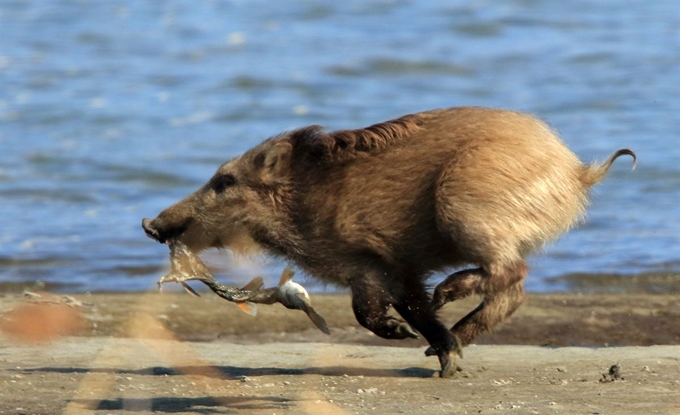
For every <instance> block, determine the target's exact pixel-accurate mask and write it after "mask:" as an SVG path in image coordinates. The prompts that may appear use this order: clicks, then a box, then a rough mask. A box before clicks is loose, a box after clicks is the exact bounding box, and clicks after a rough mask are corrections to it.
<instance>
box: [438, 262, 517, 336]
mask: <svg viewBox="0 0 680 415" xmlns="http://www.w3.org/2000/svg"><path fill="white" fill-rule="evenodd" d="M526 274H527V267H526V264H525V263H524V261H521V262H519V263H517V264H516V265H515V266H513V267H509V268H506V269H505V270H504V271H503V272H500V273H499V272H495V273H490V275H489V276H488V277H486V278H484V279H483V280H482V281H481V282H480V283H479V286H478V288H477V290H476V291H477V292H478V293H480V294H482V295H483V301H482V303H481V304H479V306H477V308H476V309H474V310H473V311H472V312H470V314H468V315H467V316H465V317H463V318H462V319H461V320H460V321H459V322H457V323H456V324H455V325H454V326H453V327H451V332H452V333H453V334H454V335H455V336H456V337H457V338H458V340H459V341H460V342H461V343H462V345H463V346H467V345H468V344H470V342H471V341H472V340H473V339H474V338H475V337H477V336H478V335H480V334H482V333H484V332H487V331H489V330H491V329H493V328H494V327H495V326H497V325H498V324H500V323H502V322H503V321H505V320H506V319H507V318H508V317H510V316H511V315H512V313H514V312H515V311H516V310H517V308H519V306H520V305H521V304H522V303H523V302H524V281H523V280H524V277H526Z"/></svg>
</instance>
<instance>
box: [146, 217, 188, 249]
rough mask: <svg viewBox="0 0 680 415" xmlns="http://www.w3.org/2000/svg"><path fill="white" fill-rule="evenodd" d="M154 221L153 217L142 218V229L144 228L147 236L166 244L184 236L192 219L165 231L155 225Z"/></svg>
mask: <svg viewBox="0 0 680 415" xmlns="http://www.w3.org/2000/svg"><path fill="white" fill-rule="evenodd" d="M153 222H154V221H152V220H151V219H147V218H144V219H142V229H144V233H146V236H148V237H149V238H151V239H153V240H155V241H157V242H160V243H162V244H166V243H170V242H172V241H174V240H176V239H177V238H179V237H180V236H182V234H183V233H184V231H186V229H187V227H188V226H189V222H190V221H186V222H184V223H183V224H182V225H181V226H178V227H176V228H173V229H170V230H165V231H163V230H159V229H158V227H157V226H154V224H153Z"/></svg>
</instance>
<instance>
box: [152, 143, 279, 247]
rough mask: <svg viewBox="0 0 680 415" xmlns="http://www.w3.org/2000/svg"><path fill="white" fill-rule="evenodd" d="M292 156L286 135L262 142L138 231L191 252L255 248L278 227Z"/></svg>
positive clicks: (218, 170) (223, 167)
mask: <svg viewBox="0 0 680 415" xmlns="http://www.w3.org/2000/svg"><path fill="white" fill-rule="evenodd" d="M291 153H292V146H291V144H290V143H289V142H288V140H286V137H285V136H284V137H276V138H272V139H269V140H267V141H265V142H263V143H262V144H260V145H258V146H257V147H255V148H253V149H251V150H249V151H248V152H246V153H245V154H243V155H242V156H240V157H237V158H234V159H232V160H230V161H228V162H227V163H225V164H223V165H222V166H220V167H219V168H218V169H217V172H216V173H215V174H214V175H213V176H212V178H210V180H208V182H207V183H206V184H204V185H203V186H202V187H201V188H200V189H198V190H197V191H195V192H194V193H192V194H191V195H189V196H188V197H186V198H185V199H183V200H181V201H179V202H177V203H175V204H174V205H172V206H170V207H168V208H167V209H165V210H164V211H162V212H161V213H160V214H159V215H158V217H156V218H155V219H153V220H151V219H143V220H142V228H144V231H145V232H146V234H147V235H148V236H149V237H151V238H153V239H155V240H157V241H158V242H161V243H169V242H172V241H173V240H178V241H181V242H182V243H184V244H185V245H187V247H189V249H191V250H192V251H194V252H200V251H202V250H204V249H207V248H223V247H226V248H229V249H232V250H234V251H237V252H244V253H246V252H247V251H251V250H253V248H258V245H261V244H262V242H261V241H259V239H262V238H265V239H266V236H267V234H268V232H271V231H272V230H275V229H276V228H277V227H280V225H281V224H280V222H281V216H282V214H281V211H282V209H285V208H284V207H283V206H282V205H283V201H282V198H283V197H284V195H285V192H286V188H287V183H289V181H290V178H289V176H290V165H291ZM256 242H259V243H256Z"/></svg>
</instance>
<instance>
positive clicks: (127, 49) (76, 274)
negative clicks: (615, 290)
mask: <svg viewBox="0 0 680 415" xmlns="http://www.w3.org/2000/svg"><path fill="white" fill-rule="evenodd" d="M678 52H680V5H679V4H678V3H677V2H674V1H667V0H646V1H628V2H626V3H625V4H622V3H621V2H619V1H614V0H600V1H590V0H588V1H586V0H582V1H577V0H569V1H562V2H555V1H548V0H514V1H505V2H487V1H478V2H463V1H427V2H416V1H359V0H345V1H342V2H325V1H320V0H308V1H282V2H273V1H254V0H248V1H246V0H240V1H238V0H236V1H202V2H194V1H188V0H185V1H162V2H161V1H144V2H138V1H104V0H90V1H87V0H80V1H57V0H53V1H48V0H23V1H22V0H2V1H0V283H9V284H13V283H17V284H21V283H32V282H34V281H36V280H41V281H44V282H46V283H48V284H53V285H54V286H56V288H55V289H60V290H63V291H87V290H89V291H99V290H146V289H148V288H150V287H152V286H153V284H154V283H155V281H156V280H157V279H158V277H159V276H160V275H162V273H163V271H164V270H165V269H166V268H165V267H166V264H167V249H166V248H165V247H164V246H161V245H159V244H157V243H154V242H153V241H151V240H149V239H148V238H147V237H146V236H145V235H144V234H143V232H142V231H141V228H140V220H141V218H142V217H153V216H155V215H156V214H157V213H158V212H159V211H160V210H161V209H163V208H165V207H166V206H168V205H169V204H171V203H173V202H175V201H176V200H178V199H180V198H182V197H184V196H185V195H187V194H188V193H190V192H191V191H193V190H194V189H195V188H197V187H198V186H199V185H201V184H202V183H203V182H204V181H205V180H206V179H207V178H208V177H209V176H210V175H211V174H212V173H213V171H214V170H215V168H216V167H217V166H218V165H219V164H220V163H221V162H223V161H224V160H226V159H228V158H229V157H232V156H234V155H237V154H239V153H241V152H243V151H244V150H246V149H247V148H249V147H251V146H253V145H255V144H257V143H258V142H260V141H261V140H262V139H264V138H266V137H268V136H271V135H274V134H277V133H279V132H281V131H282V130H286V129H291V128H295V127H300V126H304V125H308V124H323V125H325V126H327V127H328V128H330V129H336V128H354V127H361V126H365V125H368V124H370V123H374V122H378V121H383V120H386V119H389V118H392V117H396V116H399V115H403V114H406V113H410V112H417V111H422V110H427V109H432V108H437V107H449V106H456V105H483V106H493V107H504V108H510V109H515V110H521V111H528V112H531V113H534V114H536V115H538V116H539V117H541V118H543V119H545V120H546V121H547V122H548V123H550V124H551V125H552V126H553V127H554V128H556V129H557V130H558V131H560V133H561V135H562V137H563V138H564V140H565V141H566V142H567V143H568V145H569V146H570V147H571V148H572V149H573V150H574V151H575V152H576V153H577V154H578V155H579V156H580V157H581V158H582V159H584V160H592V159H600V160H601V159H603V158H605V157H607V156H608V155H609V154H610V153H611V152H612V151H613V150H615V149H617V148H620V147H630V148H633V149H634V150H635V151H636V152H637V154H638V156H639V159H640V163H639V166H638V168H637V170H635V171H633V172H630V171H629V167H630V160H629V159H623V158H622V159H621V160H619V161H618V162H617V163H616V165H615V167H614V169H613V171H612V172H611V174H610V175H609V177H608V180H607V181H606V182H605V183H603V184H602V185H600V186H599V187H598V188H597V189H596V190H595V192H594V197H593V203H592V207H591V209H590V211H589V216H588V221H587V223H586V224H585V225H584V226H583V227H581V228H579V229H577V230H575V231H573V232H571V233H570V234H569V235H567V236H566V237H564V238H563V239H561V240H560V241H559V242H558V243H556V244H554V245H552V246H550V247H548V248H547V249H546V251H545V252H544V254H542V255H540V256H536V257H534V258H533V259H532V260H531V266H532V275H531V276H530V278H529V280H528V288H529V289H530V290H534V291H541V290H546V289H554V288H555V287H554V286H550V285H548V283H547V281H548V279H549V278H551V277H555V276H559V275H563V274H567V273H572V272H588V273H618V274H630V275H633V274H637V273H655V272H671V273H678V272H680V209H679V206H680V162H679V161H680V70H678V68H680V53H678ZM207 260H208V262H209V263H210V264H211V265H213V266H214V267H215V268H216V270H217V273H218V275H219V276H220V277H221V278H222V279H223V280H224V281H226V282H233V283H237V282H239V281H242V280H245V279H246V278H247V277H249V276H252V274H253V273H263V274H264V275H265V276H266V277H267V278H268V285H269V284H270V283H272V282H273V281H275V279H276V274H277V273H278V270H279V269H280V264H279V263H277V262H276V261H272V260H270V259H267V258H254V259H250V260H248V259H238V258H232V257H231V256H230V255H229V253H228V252H223V253H212V254H210V255H207ZM557 289H560V287H557Z"/></svg>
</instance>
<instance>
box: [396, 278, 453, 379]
mask: <svg viewBox="0 0 680 415" xmlns="http://www.w3.org/2000/svg"><path fill="white" fill-rule="evenodd" d="M401 297H402V298H400V299H399V300H398V301H397V302H395V303H394V304H393V306H394V309H395V310H397V312H398V313H399V314H401V316H402V317H404V319H405V320H406V321H407V322H408V323H409V324H410V325H411V326H413V328H415V329H416V330H418V331H419V332H420V334H422V335H423V337H425V339H426V340H427V341H428V342H429V343H430V348H431V350H432V354H433V355H437V357H438V358H439V364H440V365H441V372H440V375H441V377H443V378H445V377H450V376H453V375H454V374H455V372H456V370H457V366H456V365H455V364H454V361H453V360H452V359H451V353H452V352H453V353H456V354H458V355H459V356H462V349H461V347H460V346H459V344H458V341H457V339H456V338H455V337H454V336H453V335H451V333H450V332H449V330H448V329H447V328H446V327H445V326H444V325H443V324H442V323H441V322H440V321H439V320H438V319H437V316H436V314H435V310H434V309H433V308H432V307H431V305H430V298H429V296H428V295H427V291H426V290H425V287H424V285H423V284H422V283H413V284H408V286H407V287H405V289H404V291H403V293H402V295H401Z"/></svg>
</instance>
